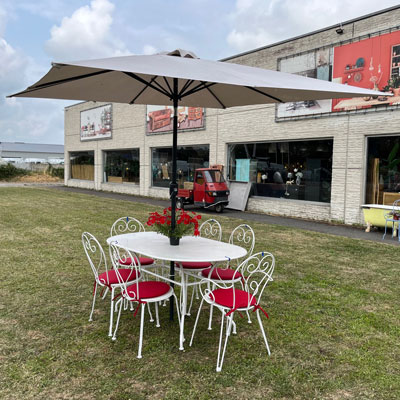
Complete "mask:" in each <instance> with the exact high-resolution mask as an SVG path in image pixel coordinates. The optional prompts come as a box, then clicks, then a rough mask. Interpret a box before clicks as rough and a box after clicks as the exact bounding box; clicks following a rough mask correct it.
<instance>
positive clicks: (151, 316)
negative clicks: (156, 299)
mask: <svg viewBox="0 0 400 400" xmlns="http://www.w3.org/2000/svg"><path fill="white" fill-rule="evenodd" d="M147 310H148V312H149V315H150V322H154V318H153V314H152V313H151V310H150V303H147Z"/></svg>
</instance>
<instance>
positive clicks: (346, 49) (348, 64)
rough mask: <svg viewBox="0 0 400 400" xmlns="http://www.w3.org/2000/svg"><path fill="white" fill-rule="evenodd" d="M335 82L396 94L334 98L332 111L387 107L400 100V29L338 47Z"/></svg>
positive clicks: (334, 64) (335, 51) (334, 70)
mask: <svg viewBox="0 0 400 400" xmlns="http://www.w3.org/2000/svg"><path fill="white" fill-rule="evenodd" d="M333 60H334V62H333V75H332V77H333V79H332V80H333V82H337V83H343V84H347V85H352V86H358V87H362V88H366V89H375V90H379V91H384V92H391V93H393V94H394V96H392V97H389V96H372V97H363V98H362V97H361V98H360V97H358V98H353V99H337V100H333V101H332V111H335V112H337V111H348V110H357V109H363V108H370V107H377V106H387V105H392V104H398V103H399V102H400V95H399V91H400V89H399V87H400V77H399V70H400V31H395V32H391V33H387V34H383V35H379V36H375V37H371V38H368V39H365V40H361V41H359V42H355V43H349V44H346V45H343V46H338V47H335V48H334V58H333Z"/></svg>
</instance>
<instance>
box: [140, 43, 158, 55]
mask: <svg viewBox="0 0 400 400" xmlns="http://www.w3.org/2000/svg"><path fill="white" fill-rule="evenodd" d="M157 52H158V50H157V48H155V47H154V46H152V45H151V44H145V45H144V46H143V54H146V55H151V54H156V53H157Z"/></svg>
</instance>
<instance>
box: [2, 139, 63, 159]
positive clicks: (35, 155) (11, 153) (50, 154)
mask: <svg viewBox="0 0 400 400" xmlns="http://www.w3.org/2000/svg"><path fill="white" fill-rule="evenodd" d="M0 159H2V160H3V161H6V162H11V163H50V164H63V163H64V145H62V144H40V143H23V142H0Z"/></svg>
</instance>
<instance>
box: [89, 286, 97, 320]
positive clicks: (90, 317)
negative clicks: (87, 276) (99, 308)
mask: <svg viewBox="0 0 400 400" xmlns="http://www.w3.org/2000/svg"><path fill="white" fill-rule="evenodd" d="M96 293H97V282H96V281H95V282H94V290H93V301H92V311H91V313H90V315H89V322H92V321H93V318H92V317H93V311H94V303H96Z"/></svg>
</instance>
